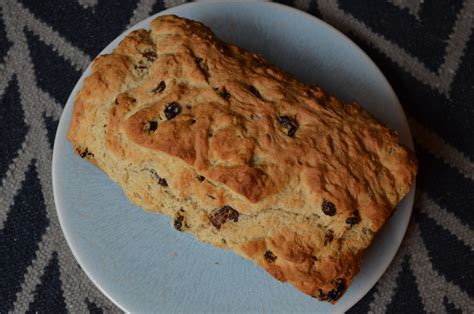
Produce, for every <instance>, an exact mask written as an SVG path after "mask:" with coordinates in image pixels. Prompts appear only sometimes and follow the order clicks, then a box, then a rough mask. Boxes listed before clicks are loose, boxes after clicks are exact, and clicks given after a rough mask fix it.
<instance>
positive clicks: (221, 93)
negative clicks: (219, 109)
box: [217, 87, 231, 100]
mask: <svg viewBox="0 0 474 314" xmlns="http://www.w3.org/2000/svg"><path fill="white" fill-rule="evenodd" d="M217 93H218V94H219V96H221V97H222V98H224V99H225V100H228V99H229V98H230V96H231V95H230V94H229V92H228V91H227V90H226V89H225V87H222V89H221V90H219V91H218V92H217Z"/></svg>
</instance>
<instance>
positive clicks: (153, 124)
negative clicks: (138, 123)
mask: <svg viewBox="0 0 474 314" xmlns="http://www.w3.org/2000/svg"><path fill="white" fill-rule="evenodd" d="M157 128H158V122H157V121H153V120H150V121H147V122H145V123H143V131H145V132H148V133H150V132H153V131H155V130H156V129H157Z"/></svg>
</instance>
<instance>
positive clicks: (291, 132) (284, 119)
mask: <svg viewBox="0 0 474 314" xmlns="http://www.w3.org/2000/svg"><path fill="white" fill-rule="evenodd" d="M278 123H280V125H281V126H282V127H283V128H285V129H288V132H287V133H286V134H287V135H288V136H289V137H293V136H295V133H296V130H297V129H298V124H297V123H296V121H294V120H293V119H291V118H290V117H288V116H279V117H278Z"/></svg>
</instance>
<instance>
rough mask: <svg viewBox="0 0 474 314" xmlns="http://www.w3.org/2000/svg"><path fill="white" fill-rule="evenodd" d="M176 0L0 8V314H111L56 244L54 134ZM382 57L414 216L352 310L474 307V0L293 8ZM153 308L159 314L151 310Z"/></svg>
mask: <svg viewBox="0 0 474 314" xmlns="http://www.w3.org/2000/svg"><path fill="white" fill-rule="evenodd" d="M182 2H185V1H179V0H176V1H173V0H140V1H132V0H124V1H117V0H71V1H62V0H48V1H46V0H45V1H40V0H0V179H1V182H0V312H1V313H4V312H5V313H6V312H10V311H11V312H27V311H28V312H52V313H60V312H73V313H77V312H79V313H82V312H93V313H101V312H107V313H108V312H118V311H119V310H118V309H117V308H116V307H115V306H114V305H113V304H112V303H111V302H110V301H108V300H107V299H106V298H105V297H104V296H103V295H102V294H101V293H100V292H99V291H98V289H97V288H96V287H94V285H93V284H92V283H91V281H90V280H89V279H88V278H87V277H86V275H85V274H84V273H83V271H82V270H81V268H80V267H79V265H78V264H77V262H76V261H75V259H74V258H73V256H72V255H71V252H70V250H69V248H68V246H67V244H66V242H65V240H64V237H63V235H62V232H61V229H60V226H59V222H58V218H57V215H56V211H55V207H54V201H53V194H52V186H51V157H52V146H53V139H54V135H55V130H56V127H57V125H58V121H59V118H60V115H61V112H62V109H63V106H64V104H65V102H66V99H67V97H68V95H69V93H70V91H71V90H72V88H73V86H74V85H75V83H76V81H77V80H78V79H79V77H80V75H81V73H82V71H83V70H84V69H85V68H86V67H87V65H88V64H89V63H90V62H91V60H92V59H93V58H94V57H95V56H96V55H97V54H98V53H99V51H101V50H102V48H104V47H105V46H106V45H107V44H108V43H109V42H110V41H111V40H112V39H114V38H115V37H116V36H117V35H118V34H120V33H121V32H122V31H124V30H126V29H127V28H128V27H129V26H131V25H133V24H135V23H136V22H138V21H140V20H142V19H144V18H146V17H147V16H149V15H151V14H153V13H156V12H158V11H160V10H163V9H165V8H167V7H171V6H174V5H178V4H180V3H182ZM281 2H283V3H284V4H286V5H290V6H295V7H297V8H299V9H300V10H304V11H307V12H309V13H310V14H313V15H315V16H317V17H319V18H321V19H323V20H325V21H326V22H328V23H330V24H331V25H333V26H334V27H336V28H337V29H339V30H341V31H342V32H344V33H345V34H346V35H348V36H349V37H350V38H352V39H353V40H354V41H355V42H356V43H357V44H358V45H359V46H361V47H362V48H363V49H364V50H365V51H366V52H367V53H368V54H369V56H370V57H371V58H372V59H373V60H374V61H375V62H376V63H377V65H378V66H379V67H380V68H381V70H382V71H383V72H384V74H385V75H386V76H387V78H388V79H389V81H390V83H391V84H392V86H393V88H394V89H395V91H396V93H397V95H398V97H399V99H400V101H401V103H402V105H403V107H404V109H405V112H406V113H407V115H408V119H409V123H410V126H411V129H412V132H413V136H414V140H415V148H416V152H417V155H418V158H419V162H420V173H419V176H418V185H417V198H416V204H415V209H414V214H413V217H412V219H411V222H410V226H409V229H408V232H407V235H406V237H405V239H404V241H403V244H402V246H401V248H400V250H399V252H398V253H397V255H396V257H395V259H394V260H393V262H392V264H391V266H390V267H389V268H388V270H387V272H386V273H385V274H384V276H383V277H382V278H381V279H380V281H379V282H378V283H377V284H376V285H375V286H374V288H373V289H372V290H371V291H370V292H369V293H368V294H367V295H366V296H365V297H364V298H363V299H362V300H361V301H360V302H359V303H358V304H357V305H355V306H354V307H353V308H352V309H351V310H350V312H353V313H359V312H360V313H365V312H369V311H372V312H376V313H380V312H390V313H418V312H420V313H421V312H433V313H444V312H449V313H458V312H465V313H474V232H473V228H474V162H473V158H474V38H473V37H474V35H473V25H474V1H473V0H450V1H446V0H357V1H355V0H338V1H335V0H312V1H310V0H289V1H281ZM157 310H158V311H159V309H157Z"/></svg>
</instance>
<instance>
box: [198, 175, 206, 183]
mask: <svg viewBox="0 0 474 314" xmlns="http://www.w3.org/2000/svg"><path fill="white" fill-rule="evenodd" d="M197 179H198V180H199V182H203V181H204V180H206V178H205V177H204V176H197Z"/></svg>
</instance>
